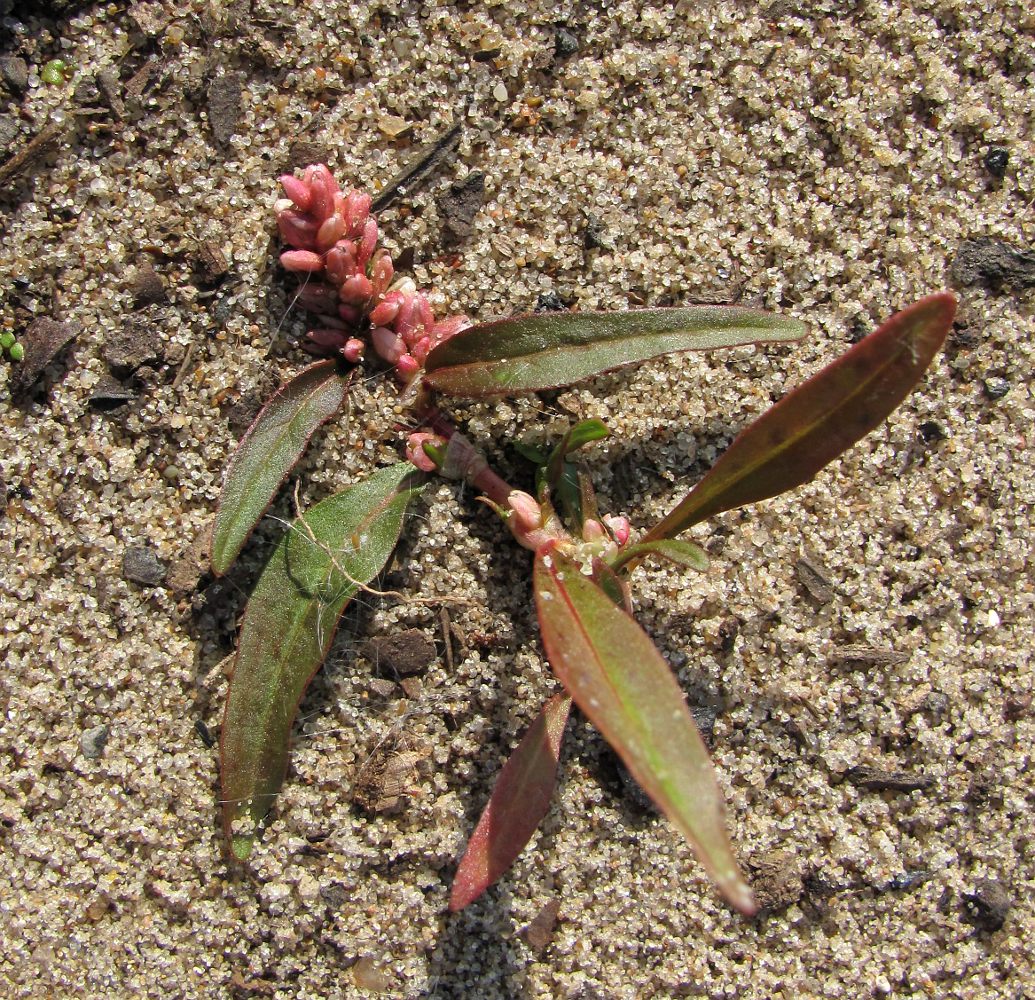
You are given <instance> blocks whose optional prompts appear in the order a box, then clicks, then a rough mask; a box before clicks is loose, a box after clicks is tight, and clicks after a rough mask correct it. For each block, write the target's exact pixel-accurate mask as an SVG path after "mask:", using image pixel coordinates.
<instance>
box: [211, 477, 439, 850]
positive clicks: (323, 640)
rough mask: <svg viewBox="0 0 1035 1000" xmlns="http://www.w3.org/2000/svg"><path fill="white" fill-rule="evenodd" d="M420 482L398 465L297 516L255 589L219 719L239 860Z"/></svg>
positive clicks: (228, 821) (226, 810)
mask: <svg viewBox="0 0 1035 1000" xmlns="http://www.w3.org/2000/svg"><path fill="white" fill-rule="evenodd" d="M418 477H419V473H418V472H417V470H416V469H415V468H414V467H413V466H412V465H410V464H409V462H400V463H399V464H398V465H394V466H391V467H390V468H387V469H380V470H379V471H377V472H375V473H374V474H373V475H371V476H369V477H367V478H366V479H364V480H362V481H360V482H358V483H357V484H356V485H355V486H353V487H351V488H350V489H348V490H346V491H345V492H344V493H338V494H336V495H335V496H332V497H328V498H327V499H326V500H323V501H322V502H320V503H318V504H317V505H316V506H315V507H313V508H312V509H311V510H309V511H307V512H306V513H305V514H304V515H302V517H300V518H299V519H298V520H297V521H296V522H295V523H294V524H293V525H292V526H291V528H290V529H289V531H288V532H287V534H286V535H285V536H284V537H283V538H282V539H281V541H280V543H279V544H278V545H277V547H276V549H274V551H273V554H272V555H271V556H270V559H269V562H268V563H267V564H266V567H265V569H264V570H263V571H262V576H261V577H259V582H258V583H257V584H256V585H255V591H254V592H253V594H252V597H251V600H250V601H249V602H248V608H247V610H246V611H245V613H244V621H243V622H242V624H241V637H240V641H239V644H238V649H237V659H236V660H235V663H234V673H233V677H232V678H231V680H230V690H229V692H228V694H227V699H226V711H225V713H224V716H223V733H222V738H221V741H220V744H221V755H222V761H221V778H222V791H223V822H224V826H225V828H226V833H227V836H228V837H229V838H230V843H231V847H232V849H233V852H234V854H235V856H236V857H238V858H239V859H244V858H246V857H247V856H248V853H249V852H250V851H251V847H252V842H253V840H254V839H255V834H256V831H257V828H258V825H259V824H260V823H261V821H262V819H263V817H264V816H265V815H266V813H267V812H268V811H269V808H270V806H271V805H272V804H273V800H274V798H275V797H276V794H277V791H278V790H279V788H280V785H281V782H282V781H283V780H284V771H285V769H286V767H287V760H288V738H289V736H290V734H291V725H292V723H293V722H294V718H295V713H296V712H297V711H298V703H299V700H300V699H301V697H302V694H303V692H304V691H305V689H306V687H307V686H308V684H309V681H310V680H311V679H312V676H313V674H314V673H315V672H316V670H317V669H318V668H319V666H320V664H321V663H322V662H323V658H324V657H325V656H326V655H327V650H328V649H329V648H330V645H331V640H332V639H333V638H334V633H335V630H336V629H337V627H338V619H339V617H340V616H341V613H342V611H343V610H344V608H345V605H346V604H348V602H349V601H350V600H351V599H352V596H353V595H354V594H355V593H356V591H357V590H358V589H359V588H360V586H362V585H363V584H365V583H367V582H369V581H370V580H372V579H373V578H374V577H375V576H376V575H377V574H378V573H379V572H380V571H381V569H382V568H383V567H384V565H385V563H386V562H387V561H388V559H389V557H390V556H391V554H392V550H393V549H394V548H395V543H396V541H397V540H398V538H399V531H400V528H401V527H402V521H403V515H404V514H405V513H406V507H407V504H408V503H409V502H410V500H412V499H413V497H414V496H415V495H416V494H417V493H418V492H419V491H420V486H419V479H418Z"/></svg>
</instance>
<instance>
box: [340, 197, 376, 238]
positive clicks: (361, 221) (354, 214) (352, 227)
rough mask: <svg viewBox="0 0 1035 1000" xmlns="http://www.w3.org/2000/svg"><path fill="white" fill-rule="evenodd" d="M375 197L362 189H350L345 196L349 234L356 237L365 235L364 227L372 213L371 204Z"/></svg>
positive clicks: (345, 212)
mask: <svg viewBox="0 0 1035 1000" xmlns="http://www.w3.org/2000/svg"><path fill="white" fill-rule="evenodd" d="M371 204H373V199H372V198H371V197H370V195H368V194H364V193H363V192H362V191H350V192H349V193H348V194H347V195H346V196H345V211H344V212H343V213H342V214H343V215H344V216H345V226H346V229H347V231H348V234H349V236H352V237H356V236H362V235H363V227H364V226H365V225H366V222H367V216H368V215H370V206H371Z"/></svg>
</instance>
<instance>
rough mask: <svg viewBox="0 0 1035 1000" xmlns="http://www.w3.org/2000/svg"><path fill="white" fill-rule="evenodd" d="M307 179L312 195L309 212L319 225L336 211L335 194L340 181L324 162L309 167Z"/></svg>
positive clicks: (306, 172) (306, 174) (306, 173)
mask: <svg viewBox="0 0 1035 1000" xmlns="http://www.w3.org/2000/svg"><path fill="white" fill-rule="evenodd" d="M305 179H306V181H307V182H308V184H309V193H310V197H311V201H310V204H309V212H310V214H311V215H312V216H313V218H314V219H315V220H316V223H317V225H319V224H320V223H321V222H323V221H324V219H326V218H328V217H329V216H330V215H331V213H332V212H333V211H334V196H335V195H336V194H337V193H338V182H337V181H336V180H335V179H334V175H333V174H332V173H331V172H330V170H329V169H328V168H327V167H326V166H325V165H324V164H323V163H315V164H313V166H311V167H307V168H306V171H305Z"/></svg>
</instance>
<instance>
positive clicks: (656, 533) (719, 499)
mask: <svg viewBox="0 0 1035 1000" xmlns="http://www.w3.org/2000/svg"><path fill="white" fill-rule="evenodd" d="M955 312H956V299H955V298H954V297H953V295H952V294H951V293H950V292H940V293H938V294H937V295H929V296H927V298H924V299H921V300H920V301H919V302H917V303H915V304H914V305H911V306H909V307H908V308H907V309H903V310H902V312H899V313H896V314H895V315H894V316H892V317H891V319H889V320H888V321H887V322H886V323H884V324H883V325H882V326H880V327H879V328H878V329H877V330H875V331H874V332H873V333H871V334H870V335H869V336H868V337H864V338H863V339H862V340H860V341H859V343H858V344H856V345H855V346H854V347H853V348H852V349H851V350H849V351H848V352H846V353H845V354H843V355H842V356H841V357H840V358H838V359H837V360H836V361H834V362H832V363H831V364H829V365H827V367H826V368H824V369H823V370H822V371H821V372H819V374H818V375H815V376H813V377H812V378H811V379H809V380H808V381H807V382H805V383H803V384H802V385H800V386H799V387H798V388H797V389H795V390H794V391H793V392H792V393H790V394H789V395H787V396H785V397H784V398H783V399H781V400H780V402H779V403H777V404H776V405H775V406H773V407H772V408H771V409H769V410H767V411H766V412H765V413H764V414H763V415H762V416H761V417H759V418H758V420H756V421H755V422H754V423H753V424H751V425H750V426H749V427H747V429H745V430H744V431H743V432H742V433H741V434H740V435H739V436H738V437H737V439H736V440H735V441H734V442H733V444H732V445H730V447H729V450H728V451H727V452H726V453H725V454H724V455H723V456H722V457H721V458H720V459H719V460H718V462H716V463H715V465H714V466H713V467H712V469H711V470H710V471H709V473H708V474H707V475H706V476H705V477H704V479H702V480H701V481H700V482H699V483H698V484H697V486H695V487H694V489H693V490H691V492H690V493H689V494H688V495H687V496H686V498H685V499H684V500H683V501H682V503H680V504H679V505H678V506H677V507H676V508H675V509H674V510H673V511H672V512H671V513H670V514H668V516H667V517H665V518H664V519H663V520H661V521H659V522H658V524H656V525H655V526H654V527H653V528H651V530H650V531H648V532H647V534H646V535H645V536H644V538H643V541H645V542H649V541H653V540H655V539H658V538H671V537H673V536H674V535H677V534H678V533H679V532H681V531H684V530H685V529H686V528H689V527H690V526H691V525H694V524H697V523H698V521H703V520H704V519H705V518H707V517H711V516H712V515H713V514H717V513H719V512H720V511H724V510H730V509H731V508H733V507H741V506H743V505H744V504H747V503H756V502H757V501H759V500H766V499H768V498H769V497H774V496H777V495H778V494H780V493H784V492H786V491H787V490H790V489H794V487H796V486H800V485H801V484H802V483H807V482H808V481H809V480H810V479H812V477H813V476H815V475H816V473H817V472H819V470H820V469H822V468H823V466H824V465H826V464H827V463H828V462H831V461H833V460H834V459H835V458H837V456H838V455H840V454H841V453H842V452H843V451H846V450H847V449H848V448H850V447H851V446H852V445H853V444H855V442H856V441H858V440H859V439H860V438H862V437H864V436H865V435H866V434H868V433H869V432H870V431H872V430H873V429H874V428H875V427H876V426H877V425H878V424H880V423H881V422H882V421H883V420H884V419H885V418H886V417H887V416H888V414H890V413H891V411H892V410H894V409H895V407H896V406H898V404H899V403H901V402H902V400H903V399H905V398H906V396H907V395H908V394H909V391H910V390H911V389H912V388H913V386H914V385H916V383H917V381H919V379H920V376H921V375H922V374H923V373H924V370H925V369H926V368H927V366H928V365H929V364H930V363H931V361H932V359H933V358H934V356H935V354H937V353H938V349H939V348H940V347H941V346H942V343H943V342H944V340H945V336H946V334H947V333H948V332H949V328H950V327H951V326H952V318H953V316H954V315H955Z"/></svg>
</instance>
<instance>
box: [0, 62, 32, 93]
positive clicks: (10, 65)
mask: <svg viewBox="0 0 1035 1000" xmlns="http://www.w3.org/2000/svg"><path fill="white" fill-rule="evenodd" d="M0 79H2V80H3V81H4V83H5V84H6V85H7V87H8V89H9V90H11V91H12V92H13V93H15V94H19V95H20V94H24V93H25V91H26V90H27V89H28V86H29V66H28V64H27V63H26V62H25V60H24V59H22V58H21V57H20V56H2V57H0Z"/></svg>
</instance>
